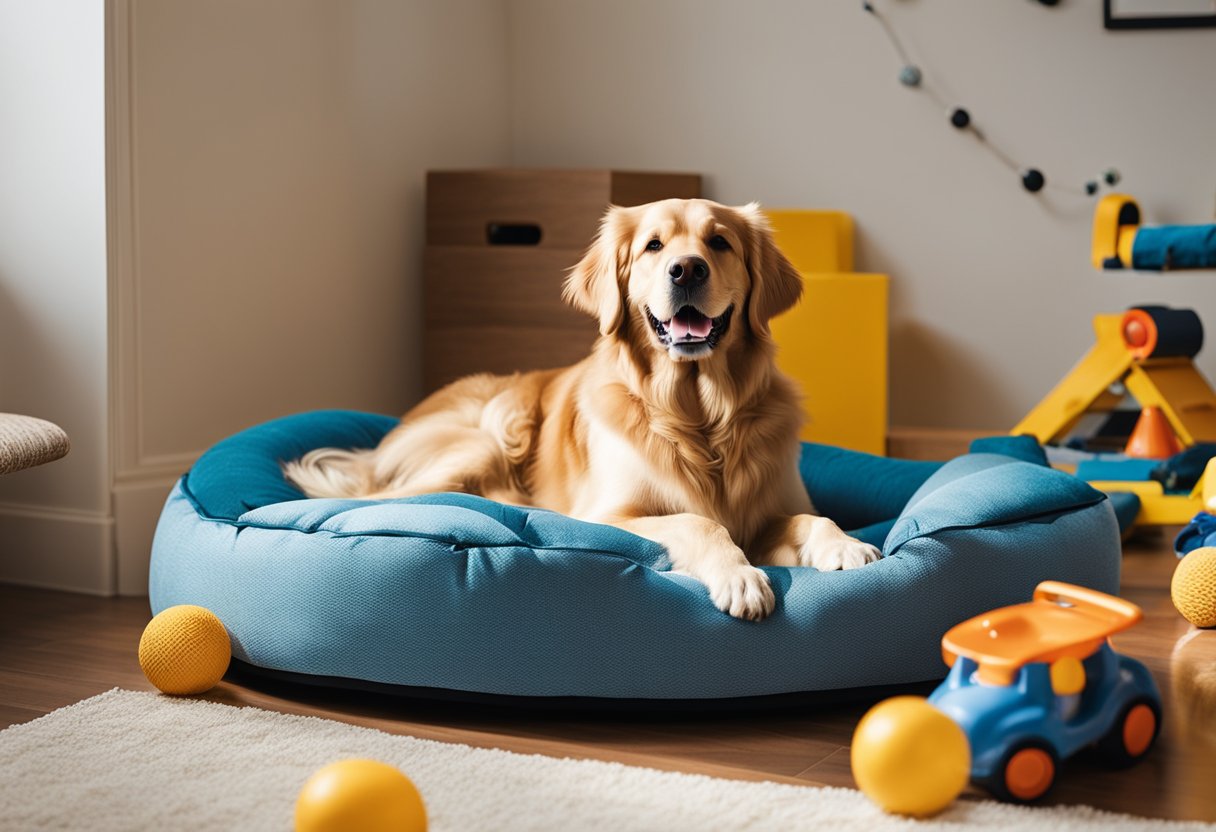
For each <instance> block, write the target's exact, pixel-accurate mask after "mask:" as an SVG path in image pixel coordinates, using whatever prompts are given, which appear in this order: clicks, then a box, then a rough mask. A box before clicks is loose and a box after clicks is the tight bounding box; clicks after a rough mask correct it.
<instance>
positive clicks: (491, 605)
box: [150, 411, 1120, 700]
mask: <svg viewBox="0 0 1216 832" xmlns="http://www.w3.org/2000/svg"><path fill="white" fill-rule="evenodd" d="M396 423H397V420H396V419H393V418H390V417H385V416H377V415H372V414H363V413H355V412H349V411H324V412H316V413H307V414H301V415H297V416H290V417H287V418H283V419H279V420H276V421H273V422H269V423H266V424H263V425H260V426H257V427H254V428H251V429H249V430H246V431H243V432H241V433H239V434H236V435H235V436H232V437H230V438H229V439H226V440H224V441H222V442H220V443H219V444H217V445H216V446H215V447H213V448H212V449H211V450H209V451H208V452H207V453H206V454H204V455H203V456H202V457H201V458H200V459H199V461H198V462H197V463H196V464H195V465H194V467H193V468H192V469H191V470H190V472H189V473H187V474H186V475H185V476H184V477H182V479H181V480H180V481H179V482H178V483H177V485H176V486H175V487H174V488H173V491H172V493H171V494H170V496H169V498H168V501H167V503H166V505H165V508H164V512H163V515H162V517H161V520H160V524H159V526H158V528H157V532H156V538H155V541H154V544H153V552H152V566H151V573H150V594H151V603H152V609H153V611H154V612H159V611H160V610H163V609H165V608H166V607H169V606H172V605H175V604H198V605H201V606H204V607H207V608H209V609H211V610H212V611H214V612H215V613H216V614H217V615H218V616H219V617H220V619H221V620H222V621H223V622H224V624H225V625H226V626H227V628H228V630H229V632H230V634H231V636H232V644H233V654H234V657H235V658H236V659H238V660H239V661H241V662H244V663H246V664H247V665H252V666H254V667H255V668H261V669H264V670H266V671H270V672H285V673H289V674H303V675H304V677H305V678H308V677H312V678H314V679H315V680H319V681H323V682H325V681H332V682H351V683H370V684H372V685H373V686H383V685H387V686H393V687H400V688H403V689H408V690H409V691H413V692H422V691H430V692H432V693H435V692H451V693H452V694H453V695H460V694H469V693H475V694H496V695H503V696H513V697H574V698H580V699H581V698H594V699H611V700H672V699H676V700H697V699H732V698H737V697H755V696H766V695H770V694H788V693H803V692H810V691H830V690H839V689H848V688H857V687H868V686H877V685H898V684H905V683H913V682H922V681H928V680H933V679H938V678H940V677H941V676H942V675H944V672H945V669H946V668H945V666H944V665H943V664H942V659H941V649H940V640H941V636H942V634H943V633H944V632H945V631H946V630H947V629H949V628H950V627H951V626H953V625H954V624H957V623H958V622H959V621H962V620H964V619H966V618H969V617H971V616H973V615H977V614H979V613H980V612H983V611H985V610H988V609H991V608H994V607H997V606H1001V605H1005V604H1012V603H1018V602H1022V601H1025V600H1027V599H1028V598H1030V596H1031V593H1032V591H1033V589H1034V587H1035V585H1036V584H1038V583H1039V582H1040V581H1042V580H1045V579H1049V578H1051V579H1057V580H1063V581H1069V582H1072V583H1078V584H1082V585H1085V586H1090V587H1093V588H1096V589H1099V590H1102V591H1105V592H1115V591H1117V589H1118V578H1119V566H1120V541H1119V531H1118V527H1117V524H1116V521H1115V517H1114V514H1113V511H1112V509H1111V506H1110V503H1109V502H1108V500H1107V499H1106V497H1105V496H1104V495H1103V494H1102V493H1101V492H1098V491H1096V490H1094V489H1092V488H1090V487H1089V486H1088V485H1086V484H1085V483H1083V482H1081V481H1080V480H1077V479H1076V478H1074V477H1071V476H1068V475H1067V474H1064V473H1061V472H1058V471H1054V470H1052V469H1050V468H1048V467H1045V466H1043V465H1038V464H1034V463H1032V462H1028V461H1025V460H1021V459H1017V458H1015V457H1011V456H1006V455H1003V454H995V453H978V454H970V455H968V456H964V457H960V458H958V459H956V460H953V461H951V462H948V463H946V464H945V465H938V464H934V463H916V462H907V461H900V460H888V459H884V458H881V457H875V456H870V455H867V454H860V453H856V452H852V451H843V450H840V449H835V448H826V447H823V446H815V445H805V446H804V447H803V457H802V470H803V473H804V475H805V476H804V479H806V480H807V482H808V488H809V491H810V493H811V497H812V499H814V500H815V501H816V504H817V505H818V506H819V507H820V509H821V510H822V511H823V512H824V513H825V514H827V515H828V516H835V517H836V518H837V519H838V521H839V522H841V523H842V524H843V525H844V526H846V527H851V528H855V527H858V526H868V527H869V528H870V534H871V535H876V537H874V538H872V539H877V540H878V541H879V542H881V543H882V549H883V555H884V557H883V559H882V560H880V561H878V562H876V563H873V564H870V565H868V566H865V567H863V568H861V569H856V570H850V571H845V572H819V571H816V570H814V569H810V568H766V571H767V572H768V574H769V577H770V578H771V581H772V585H773V588H774V590H775V592H776V596H777V606H776V609H775V610H774V612H773V614H772V615H771V616H770V617H769V618H768V619H766V620H764V621H762V622H758V623H757V622H748V621H741V620H737V619H734V618H731V617H730V616H728V615H726V614H724V613H722V612H720V611H719V610H717V609H716V608H715V607H714V606H713V604H712V603H711V602H710V600H709V597H708V594H707V592H706V590H705V587H704V586H703V585H702V584H701V583H699V582H698V581H696V580H694V579H692V578H689V577H687V576H684V575H679V574H676V573H674V572H672V571H671V569H670V564H669V562H668V560H667V557H666V553H665V551H664V549H663V547H661V546H659V545H658V544H656V543H653V542H651V541H649V540H645V539H643V538H640V537H637V536H635V535H632V534H630V533H628V532H625V531H622V530H620V529H616V528H613V527H610V526H603V525H598V524H594V523H585V522H581V521H578V520H574V519H572V518H569V517H566V516H563V515H560V514H555V513H553V512H549V511H543V510H539V509H530V508H520V507H516V506H508V505H503V504H500V503H495V502H492V501H489V500H485V499H482V498H480V497H474V496H470V495H465V494H436V495H427V496H423V497H414V498H408V499H401V500H388V501H370V500H337V499H305V498H304V497H303V495H301V494H300V492H299V491H297V490H296V489H295V488H294V487H292V486H291V485H290V484H289V483H287V482H286V481H285V480H284V479H283V476H282V471H281V469H280V463H281V462H283V461H286V460H290V459H294V458H296V457H298V456H300V455H301V454H303V453H304V452H306V451H308V450H311V449H313V448H317V447H323V446H337V447H370V446H372V445H374V444H376V443H377V442H378V441H379V440H380V438H381V437H382V436H383V435H384V434H385V433H386V432H388V431H389V430H390V429H391V428H392V427H393V426H394V425H395V424H396Z"/></svg>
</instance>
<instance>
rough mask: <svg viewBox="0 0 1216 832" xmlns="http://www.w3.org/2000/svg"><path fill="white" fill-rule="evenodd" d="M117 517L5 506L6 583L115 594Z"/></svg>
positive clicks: (1, 552) (1, 564)
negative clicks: (115, 533)
mask: <svg viewBox="0 0 1216 832" xmlns="http://www.w3.org/2000/svg"><path fill="white" fill-rule="evenodd" d="M114 567H115V560H114V518H113V517H111V516H109V515H108V514H104V513H102V512H91V511H78V510H73V509H59V508H43V507H40V506H24V505H16V504H11V503H8V504H0V583H10V584H21V585H23V586H35V587H40V588H43V589H64V590H69V591H71V592H84V593H87V594H89V595H113V594H114V592H115V589H116V575H115V568H114Z"/></svg>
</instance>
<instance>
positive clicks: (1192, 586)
mask: <svg viewBox="0 0 1216 832" xmlns="http://www.w3.org/2000/svg"><path fill="white" fill-rule="evenodd" d="M1170 597H1171V598H1173V599H1174V606H1175V607H1177V608H1178V612H1180V613H1182V617H1183V618H1185V619H1186V620H1187V621H1189V622H1191V623H1192V624H1194V625H1195V626H1196V627H1216V546H1204V547H1203V548H1202V549H1195V550H1193V551H1191V552H1188V553H1187V555H1186V557H1184V558H1183V559H1182V560H1181V561H1179V562H1178V568H1177V569H1175V570H1174V580H1172V581H1171V582H1170Z"/></svg>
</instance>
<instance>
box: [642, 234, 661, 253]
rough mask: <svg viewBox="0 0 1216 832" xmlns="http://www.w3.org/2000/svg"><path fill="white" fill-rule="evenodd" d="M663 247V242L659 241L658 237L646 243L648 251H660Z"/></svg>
mask: <svg viewBox="0 0 1216 832" xmlns="http://www.w3.org/2000/svg"><path fill="white" fill-rule="evenodd" d="M662 247H663V243H662V242H660V241H659V238H658V237H656V238H655V239H653V240H651V241H650V242H649V243H647V244H646V250H647V251H658V250H659V249H661V248H662Z"/></svg>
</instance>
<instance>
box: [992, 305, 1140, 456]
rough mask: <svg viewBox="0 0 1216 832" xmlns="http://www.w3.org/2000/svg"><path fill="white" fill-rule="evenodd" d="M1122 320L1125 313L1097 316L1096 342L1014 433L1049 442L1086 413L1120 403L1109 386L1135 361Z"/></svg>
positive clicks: (1071, 426)
mask: <svg viewBox="0 0 1216 832" xmlns="http://www.w3.org/2000/svg"><path fill="white" fill-rule="evenodd" d="M1122 322H1123V316H1122V315H1095V316H1094V334H1095V335H1096V336H1097V340H1096V341H1095V342H1094V345H1093V346H1092V347H1090V349H1089V352H1087V353H1086V354H1085V356H1084V357H1083V358H1082V359H1081V360H1080V361H1079V362H1078V363H1077V365H1076V366H1075V367H1073V368H1072V369H1071V370H1069V371H1068V374H1067V375H1065V376H1064V378H1063V379H1062V380H1061V381H1060V383H1059V384H1057V385H1056V386H1055V387H1054V388H1052V390H1051V392H1050V393H1048V394H1047V395H1046V396H1045V397H1044V398H1043V400H1042V401H1041V402H1039V403H1038V404H1037V405H1035V407H1034V409H1032V410H1031V411H1030V412H1029V413H1028V414H1026V417H1025V418H1024V419H1022V421H1021V422H1019V423H1018V424H1017V425H1016V426H1015V427H1014V429H1013V430H1012V431H1011V433H1012V434H1013V435H1014V436H1020V435H1022V434H1027V433H1028V434H1030V435H1032V436H1033V437H1034V438H1035V439H1037V440H1039V442H1040V443H1041V444H1047V443H1049V442H1052V441H1054V440H1056V439H1058V438H1060V437H1063V436H1065V435H1066V434H1067V433H1068V432H1069V431H1071V430H1072V429H1073V427H1074V426H1075V425H1076V423H1077V422H1078V421H1079V420H1080V419H1081V417H1082V416H1084V415H1085V414H1086V413H1090V412H1093V411H1100V410H1111V409H1113V408H1114V407H1115V405H1117V404H1118V403H1119V397H1117V396H1113V395H1111V394H1110V392H1109V388H1110V386H1111V385H1112V384H1114V383H1115V382H1117V381H1119V380H1121V379H1122V378H1123V376H1124V375H1125V374H1126V373H1127V371H1128V369H1129V368H1130V367H1131V365H1132V362H1133V361H1134V358H1133V356H1132V354H1131V352H1129V351H1128V349H1127V346H1126V344H1124V342H1123V334H1122Z"/></svg>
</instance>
